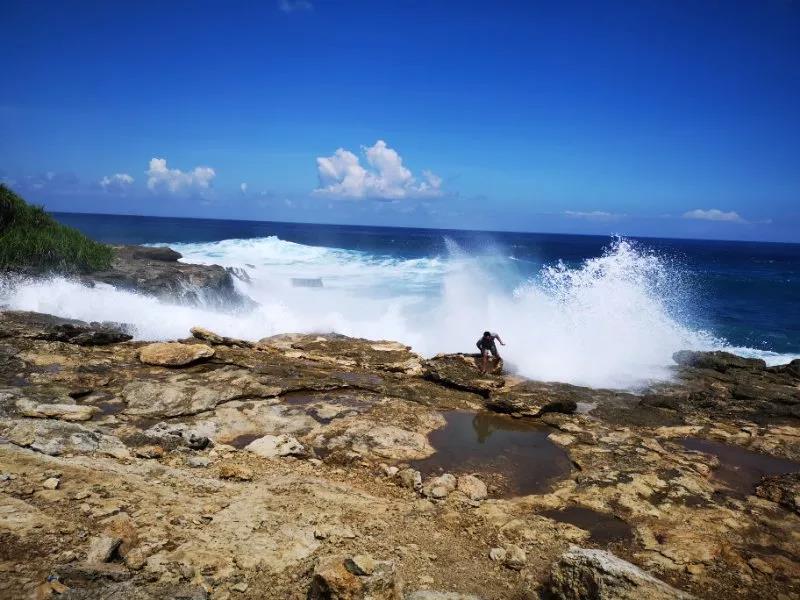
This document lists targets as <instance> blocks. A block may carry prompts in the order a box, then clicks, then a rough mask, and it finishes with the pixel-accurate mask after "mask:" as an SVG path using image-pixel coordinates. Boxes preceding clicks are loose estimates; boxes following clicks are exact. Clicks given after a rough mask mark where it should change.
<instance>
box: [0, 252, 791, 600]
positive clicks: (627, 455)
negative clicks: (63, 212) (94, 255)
mask: <svg viewBox="0 0 800 600" xmlns="http://www.w3.org/2000/svg"><path fill="white" fill-rule="evenodd" d="M146 252H147V253H149V254H147V255H146V256H145V258H141V257H140V258H136V259H135V260H145V261H150V262H159V261H160V262H162V263H164V264H167V265H173V266H174V265H176V264H178V265H179V264H181V263H176V262H175V260H176V259H175V257H174V256H173V255H171V254H168V253H164V254H163V255H162V254H161V253H160V251H159V252H156V253H155V254H153V253H150V250H147V251H146ZM157 256H160V258H157ZM61 325H63V323H61V320H58V319H56V318H54V317H48V316H46V315H35V314H31V313H0V597H9V598H11V597H13V598H17V597H30V596H31V595H32V594H33V593H34V592H35V591H36V590H40V591H41V593H47V594H61V595H62V596H63V597H68V598H87V599H88V598H115V597H119V598H136V599H142V600H150V599H156V598H211V599H215V598H220V599H231V598H242V599H247V598H270V599H275V600H277V599H281V600H283V599H286V598H290V599H291V598H294V599H298V600H299V599H301V598H308V597H318V598H327V597H346V598H417V599H425V598H428V599H459V598H460V599H465V598H467V599H474V598H480V599H483V600H493V599H498V600H499V599H506V598H536V597H548V596H547V595H548V594H550V596H549V597H556V598H626V597H629V598H666V597H670V598H676V597H677V598H680V597H690V596H689V594H690V595H691V596H693V597H697V598H719V597H726V598H794V597H800V584H798V582H799V581H800V537H798V535H797V531H800V515H798V512H797V506H798V479H797V478H798V476H800V475H798V472H800V418H798V416H797V414H796V412H794V407H795V406H796V399H797V393H798V390H800V373H798V372H797V369H795V368H794V367H793V366H792V365H787V366H782V367H769V368H768V367H765V366H764V365H763V364H761V363H759V362H758V361H750V360H746V359H739V358H738V357H732V356H731V355H725V354H720V353H715V354H712V355H706V354H696V353H695V354H681V355H680V356H678V357H676V359H677V362H676V365H675V372H674V380H673V381H672V382H669V383H661V384H658V385H655V386H653V387H652V388H651V389H649V390H644V391H643V392H642V393H640V394H633V393H629V392H621V391H615V390H593V389H588V388H582V387H579V386H570V385H565V384H558V383H542V382H531V381H521V380H520V379H519V378H516V377H514V376H513V375H509V374H502V375H501V374H499V373H497V374H489V375H484V374H481V373H480V372H479V371H478V369H477V366H476V363H475V357H472V356H470V355H452V356H448V355H443V356H438V357H434V358H432V359H429V360H423V359H421V358H420V357H418V356H417V355H415V354H414V353H413V352H411V351H410V350H409V349H408V348H406V347H405V346H402V345H400V344H396V343H393V342H386V341H370V340H360V339H350V338H346V337H343V336H336V335H328V334H326V335H285V336H275V337H272V338H266V339H264V340H261V341H260V342H258V343H256V344H251V343H249V342H244V341H242V340H235V339H232V338H226V337H224V336H219V335H217V334H216V333H214V332H213V331H209V330H206V329H202V328H195V329H194V330H193V332H192V335H193V336H194V340H191V339H190V340H183V341H179V342H174V343H171V344H170V347H171V348H172V347H173V344H174V346H179V347H180V348H177V350H181V351H183V350H185V349H187V348H188V349H189V350H192V349H193V348H192V346H197V347H202V348H208V349H209V350H213V352H208V351H205V354H206V355H204V356H202V357H199V358H198V359H196V360H190V361H188V362H186V363H184V364H181V365H177V364H169V361H149V362H143V361H142V360H141V356H142V351H143V349H144V348H146V347H147V344H144V343H139V342H131V341H127V338H124V337H119V338H116V339H115V340H114V341H112V338H109V337H107V338H105V339H104V342H103V343H102V344H88V345H87V344H84V343H81V342H79V341H76V339H79V340H83V339H85V338H79V337H78V336H80V335H82V333H90V332H97V331H100V330H101V329H103V327H104V326H97V325H95V324H85V323H80V322H69V323H68V325H69V328H68V329H64V328H62V329H59V327H60V326H61ZM199 325H202V324H199ZM111 330H114V327H113V326H112V327H111ZM64 331H67V332H68V333H64ZM117 331H121V330H117ZM74 332H78V333H74ZM188 334H189V332H187V335H188ZM91 335H94V334H91V333H90V337H91ZM94 339H95V340H97V339H99V338H97V337H95V338H94ZM184 347H186V348H184ZM145 354H146V353H145ZM687 440H692V441H691V442H687ZM731 474H736V477H734V478H731V477H733V476H732V475H731ZM744 480H746V484H745V483H743V481H744ZM529 484H530V485H529ZM533 484H535V485H533ZM612 553H613V554H612ZM48 578H49V579H48ZM53 597H57V596H53Z"/></svg>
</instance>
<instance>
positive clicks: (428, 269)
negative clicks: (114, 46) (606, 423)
mask: <svg viewBox="0 0 800 600" xmlns="http://www.w3.org/2000/svg"><path fill="white" fill-rule="evenodd" d="M55 216H56V218H57V219H59V220H60V221H61V222H63V223H65V224H67V225H71V226H73V227H76V228H78V229H80V230H81V231H83V232H84V233H86V234H87V235H89V236H91V237H93V238H95V239H98V240H102V241H104V242H109V243H115V244H170V245H171V246H173V247H175V248H176V249H178V250H179V251H180V252H182V253H183V254H184V260H186V261H191V262H204V263H218V264H222V265H223V266H230V267H237V269H240V270H241V272H243V273H244V275H245V277H244V278H243V279H242V280H237V285H238V286H240V289H241V291H242V292H243V293H246V294H247V295H249V296H250V297H251V298H253V299H254V300H255V301H256V302H257V303H258V306H259V308H258V309H257V310H256V311H255V312H251V313H248V314H227V313H226V314H212V313H211V312H210V311H205V312H204V309H191V308H187V307H167V306H161V305H159V306H155V305H153V304H152V302H154V301H153V300H151V299H144V298H138V297H136V298H134V297H128V296H124V295H119V294H121V293H120V292H114V291H113V290H93V291H91V292H87V291H84V290H77V291H76V290H75V289H72V288H69V289H66V288H65V289H64V290H61V291H59V290H60V288H59V285H62V283H60V282H57V283H56V284H55V285H52V286H51V287H50V289H49V290H47V291H45V290H40V291H38V292H37V291H36V290H24V293H22V292H20V294H18V296H20V297H19V298H17V300H16V301H15V303H16V305H19V306H23V307H27V308H37V309H42V310H45V309H50V310H46V312H53V311H60V312H62V313H68V314H69V316H75V317H87V316H91V315H87V314H84V313H86V312H87V311H90V312H91V313H92V314H94V315H95V316H98V315H99V316H102V317H104V318H114V319H116V320H127V321H129V322H132V323H134V324H135V325H136V326H137V327H138V328H139V331H140V334H141V335H140V337H143V338H156V337H161V338H165V337H178V336H180V335H185V329H188V327H189V326H191V325H195V324H204V325H206V326H210V327H212V328H213V327H216V328H217V329H221V330H224V331H223V332H224V333H229V334H233V335H239V336H241V337H250V338H258V337H261V336H264V335H270V334H275V333H283V332H287V331H323V330H324V331H339V332H341V333H345V334H349V335H359V336H362V337H368V338H371V339H393V340H400V341H403V342H405V343H407V344H409V345H411V346H413V347H414V348H415V349H416V350H418V351H420V352H421V353H423V354H433V353H436V352H439V351H454V350H459V349H460V350H466V351H470V350H471V349H472V346H473V345H474V340H475V339H476V338H477V336H478V334H479V333H480V332H481V331H483V330H484V329H493V330H497V331H498V332H499V333H501V335H503V336H504V339H505V341H506V342H507V347H506V349H505V352H506V356H507V357H508V359H509V361H510V362H512V363H513V364H515V365H516V366H517V367H518V369H519V371H520V372H521V373H522V374H524V375H529V376H533V377H537V378H541V379H552V380H567V381H574V382H578V383H589V384H593V385H609V386H617V387H630V386H635V385H637V384H638V383H641V382H642V381H645V380H649V379H653V378H658V377H659V376H661V375H662V374H663V373H664V372H665V371H664V369H665V368H666V367H667V366H668V364H669V363H670V360H671V359H670V357H671V354H672V352H674V351H675V350H678V349H682V348H684V347H692V348H698V349H707V348H724V349H730V350H732V351H735V352H738V353H740V354H746V355H753V356H763V357H764V358H766V359H767V360H768V361H769V362H771V363H779V362H786V361H787V360H788V359H789V358H792V357H793V356H794V355H800V245H796V244H777V243H753V242H721V241H704V240H675V239H654V238H646V239H644V238H642V239H639V238H622V239H614V238H610V237H603V236H583V235H581V236H577V235H556V234H540V233H508V232H479V231H455V230H434V229H405V228H390V227H363V226H340V225H314V224H297V223H271V222H258V221H232V220H231V221H227V220H207V219H180V218H155V217H135V216H112V215H89V214H67V213H60V214H58V213H57V214H56V215H55ZM300 278H302V279H315V280H318V281H319V286H318V287H315V288H308V287H304V286H302V285H299V286H298V282H297V281H296V280H297V279H300ZM63 285H72V284H63ZM37 294H38V295H37ZM76 294H77V295H79V296H80V301H76V300H75V299H74V298H75V295H76ZM114 294H118V295H114ZM40 296H41V297H40ZM70 298H72V300H70ZM148 303H151V304H148ZM200 321H202V322H200Z"/></svg>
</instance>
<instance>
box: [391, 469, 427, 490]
mask: <svg viewBox="0 0 800 600" xmlns="http://www.w3.org/2000/svg"><path fill="white" fill-rule="evenodd" d="M397 477H398V478H399V479H400V483H401V484H402V485H403V487H406V488H408V489H410V490H415V491H417V490H420V489H422V474H421V473H420V472H419V471H417V470H416V469H403V470H402V471H400V472H399V473H398V474H397Z"/></svg>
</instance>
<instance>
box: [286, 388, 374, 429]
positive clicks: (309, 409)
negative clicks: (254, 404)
mask: <svg viewBox="0 0 800 600" xmlns="http://www.w3.org/2000/svg"><path fill="white" fill-rule="evenodd" d="M281 400H282V401H283V402H284V403H285V404H287V405H289V406H297V407H302V409H303V410H304V411H305V412H306V413H307V414H308V415H309V416H310V417H312V418H313V419H314V420H315V421H317V422H318V423H320V424H322V425H327V424H328V423H330V422H331V421H333V419H336V418H338V417H341V416H344V415H347V414H351V413H353V412H360V411H363V410H364V409H365V408H366V407H367V406H369V405H370V404H372V403H374V399H372V398H370V397H368V396H365V395H364V394H363V393H362V394H357V393H353V392H348V391H341V390H337V391H335V392H317V393H313V392H311V393H309V392H290V393H288V394H284V395H283V396H281Z"/></svg>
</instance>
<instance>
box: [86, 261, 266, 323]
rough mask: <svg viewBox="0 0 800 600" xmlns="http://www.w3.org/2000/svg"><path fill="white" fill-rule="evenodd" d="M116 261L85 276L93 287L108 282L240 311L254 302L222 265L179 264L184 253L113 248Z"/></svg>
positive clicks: (184, 301)
mask: <svg viewBox="0 0 800 600" xmlns="http://www.w3.org/2000/svg"><path fill="white" fill-rule="evenodd" d="M113 248H114V258H113V260H112V263H111V268H110V269H109V270H107V271H96V272H94V273H89V274H87V275H83V276H82V277H81V280H82V281H83V282H84V283H86V284H89V285H94V284H96V283H105V284H109V285H113V286H114V287H116V288H120V289H124V290H133V291H137V292H141V293H143V294H148V295H152V296H156V297H158V298H161V299H165V300H169V301H172V302H181V303H187V304H204V305H207V306H212V307H215V308H223V309H228V310H232V309H237V308H241V307H243V306H252V304H253V301H252V300H251V299H249V298H247V297H245V296H243V295H242V294H240V293H239V292H238V291H237V290H236V288H235V286H234V281H233V278H234V276H235V273H234V272H233V271H232V270H231V269H226V268H224V267H221V266H219V265H198V264H191V263H183V262H178V261H179V259H180V258H181V254H180V253H179V252H176V251H175V250H172V249H171V248H166V247H149V246H113Z"/></svg>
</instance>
